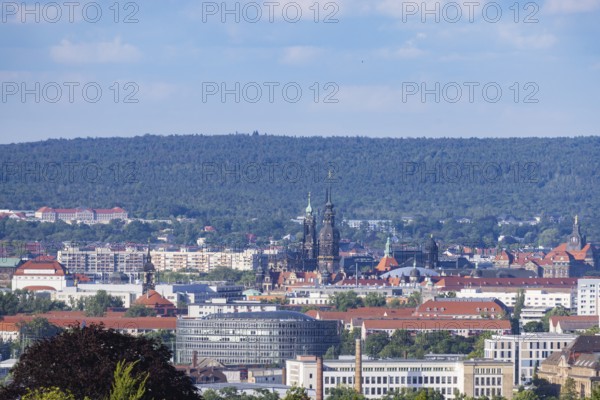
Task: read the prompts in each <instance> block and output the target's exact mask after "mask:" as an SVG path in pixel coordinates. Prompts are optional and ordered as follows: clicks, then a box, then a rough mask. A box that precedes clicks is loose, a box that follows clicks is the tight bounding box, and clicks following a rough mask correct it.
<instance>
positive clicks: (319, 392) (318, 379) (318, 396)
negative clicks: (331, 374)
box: [316, 357, 323, 400]
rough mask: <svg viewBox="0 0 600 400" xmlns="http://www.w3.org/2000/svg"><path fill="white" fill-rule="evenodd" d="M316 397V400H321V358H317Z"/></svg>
mask: <svg viewBox="0 0 600 400" xmlns="http://www.w3.org/2000/svg"><path fill="white" fill-rule="evenodd" d="M316 387H317V388H316V391H317V397H316V400H323V357H317V386H316Z"/></svg>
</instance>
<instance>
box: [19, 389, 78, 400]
mask: <svg viewBox="0 0 600 400" xmlns="http://www.w3.org/2000/svg"><path fill="white" fill-rule="evenodd" d="M22 400H76V399H75V396H73V395H72V394H71V393H70V392H68V391H67V392H66V393H65V392H63V391H62V390H60V389H59V388H57V387H51V388H40V389H35V390H31V389H28V390H27V393H26V394H25V395H24V396H23V397H22Z"/></svg>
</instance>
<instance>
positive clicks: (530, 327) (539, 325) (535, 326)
mask: <svg viewBox="0 0 600 400" xmlns="http://www.w3.org/2000/svg"><path fill="white" fill-rule="evenodd" d="M523 332H528V333H531V332H544V324H543V322H541V321H529V322H528V323H526V324H525V325H523Z"/></svg>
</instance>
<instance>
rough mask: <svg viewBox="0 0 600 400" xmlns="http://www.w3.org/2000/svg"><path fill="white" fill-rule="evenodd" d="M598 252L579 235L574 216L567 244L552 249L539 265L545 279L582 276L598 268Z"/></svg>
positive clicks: (577, 219)
mask: <svg viewBox="0 0 600 400" xmlns="http://www.w3.org/2000/svg"><path fill="white" fill-rule="evenodd" d="M598 257H599V254H598V250H597V249H596V248H595V247H594V246H593V245H592V244H591V243H587V240H586V238H585V236H583V235H581V229H580V227H579V218H578V217H577V216H576V217H575V221H574V223H573V232H572V233H571V234H570V235H569V237H568V239H567V242H566V243H562V244H560V245H559V246H558V247H556V248H554V249H552V251H550V252H549V253H548V254H546V257H544V260H543V263H542V265H541V267H542V269H543V276H544V277H545V278H546V277H548V278H556V277H568V276H582V275H584V274H585V272H587V271H590V270H596V269H597V268H598Z"/></svg>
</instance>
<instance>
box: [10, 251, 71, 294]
mask: <svg viewBox="0 0 600 400" xmlns="http://www.w3.org/2000/svg"><path fill="white" fill-rule="evenodd" d="M69 286H73V278H72V276H71V275H69V274H68V273H67V270H66V269H65V267H63V266H62V265H61V264H60V263H59V262H58V261H56V260H55V259H54V257H50V256H39V257H37V258H35V259H33V260H29V261H27V262H26V263H24V264H22V265H20V266H19V267H18V268H17V269H16V271H15V273H14V275H13V277H12V290H16V289H27V290H30V291H58V290H63V289H65V288H67V287H69Z"/></svg>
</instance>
